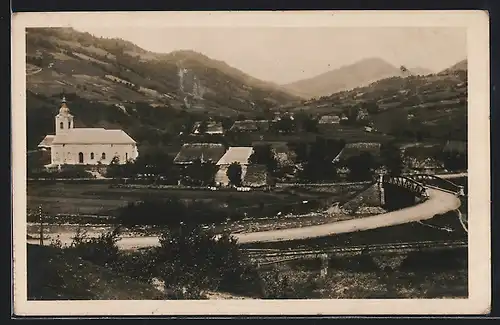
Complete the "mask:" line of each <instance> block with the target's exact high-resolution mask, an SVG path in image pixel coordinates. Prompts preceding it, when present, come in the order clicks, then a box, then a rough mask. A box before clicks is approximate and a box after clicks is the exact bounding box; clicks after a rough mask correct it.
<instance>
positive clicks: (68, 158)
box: [51, 144, 138, 165]
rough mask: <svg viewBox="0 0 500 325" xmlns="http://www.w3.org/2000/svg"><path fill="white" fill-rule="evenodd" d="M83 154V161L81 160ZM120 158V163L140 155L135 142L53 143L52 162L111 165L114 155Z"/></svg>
mask: <svg viewBox="0 0 500 325" xmlns="http://www.w3.org/2000/svg"><path fill="white" fill-rule="evenodd" d="M80 153H81V154H82V156H83V157H82V158H83V162H81V160H80ZM115 156H117V157H118V158H119V163H120V164H125V163H126V161H127V160H134V159H136V158H137V156H138V152H137V147H136V145H134V144H65V145H53V147H52V152H51V161H52V164H56V165H57V164H69V165H98V164H99V163H100V164H103V165H109V164H110V163H111V161H112V159H113V157H115Z"/></svg>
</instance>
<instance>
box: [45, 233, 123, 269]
mask: <svg viewBox="0 0 500 325" xmlns="http://www.w3.org/2000/svg"><path fill="white" fill-rule="evenodd" d="M119 235H120V228H116V229H114V230H113V231H110V232H106V233H103V234H101V235H99V236H98V237H94V238H89V237H88V236H87V233H86V232H85V231H82V230H81V228H78V229H77V232H76V234H75V236H74V237H73V241H72V243H71V244H70V246H69V247H68V249H70V250H73V251H74V252H75V253H76V255H78V256H79V257H81V258H82V259H84V260H87V261H90V262H92V263H94V264H97V265H100V266H111V265H112V264H114V263H116V262H117V261H118V258H119V248H118V246H117V245H116V242H117V241H118V239H119ZM55 244H56V245H57V242H56V243H55Z"/></svg>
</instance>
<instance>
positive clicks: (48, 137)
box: [38, 135, 55, 148]
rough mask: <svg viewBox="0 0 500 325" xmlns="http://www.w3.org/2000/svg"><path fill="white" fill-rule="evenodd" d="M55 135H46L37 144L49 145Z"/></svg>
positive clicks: (41, 146)
mask: <svg viewBox="0 0 500 325" xmlns="http://www.w3.org/2000/svg"><path fill="white" fill-rule="evenodd" d="M54 138H55V135H46V136H45V138H43V140H42V141H41V142H40V143H39V144H38V147H39V148H45V147H50V146H51V145H52V142H53V141H54Z"/></svg>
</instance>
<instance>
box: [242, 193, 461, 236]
mask: <svg viewBox="0 0 500 325" xmlns="http://www.w3.org/2000/svg"><path fill="white" fill-rule="evenodd" d="M428 193H429V199H428V200H427V201H424V202H422V203H420V204H417V205H415V206H412V207H408V208H405V209H401V210H397V211H392V212H388V213H384V214H379V215H376V216H370V217H366V218H359V219H351V220H345V221H339V222H334V223H329V224H324V225H318V226H310V227H303V228H291V229H282V230H275V231H263V232H254V233H247V234H237V235H235V237H236V238H238V242H239V243H241V244H246V243H256V242H276V241H288V240H297V239H308V238H314V237H324V236H330V235H335V234H342V233H348V232H355V231H363V230H369V229H375V228H380V227H387V226H394V225H400V224H404V223H408V222H413V221H420V220H427V219H430V218H432V217H434V216H435V215H438V214H443V213H446V212H449V211H453V210H456V209H458V207H460V204H461V203H460V199H459V198H458V197H456V196H455V195H453V194H450V193H446V192H443V191H439V190H436V189H428Z"/></svg>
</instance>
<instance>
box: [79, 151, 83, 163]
mask: <svg viewBox="0 0 500 325" xmlns="http://www.w3.org/2000/svg"><path fill="white" fill-rule="evenodd" d="M78 163H80V164H83V152H79V153H78Z"/></svg>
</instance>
